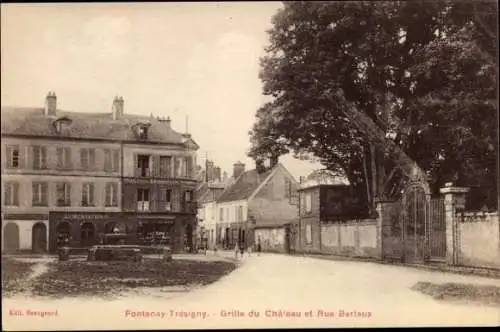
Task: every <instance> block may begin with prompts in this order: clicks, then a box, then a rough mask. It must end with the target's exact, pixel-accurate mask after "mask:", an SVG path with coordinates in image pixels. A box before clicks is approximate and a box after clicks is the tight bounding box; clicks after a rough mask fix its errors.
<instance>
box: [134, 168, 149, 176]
mask: <svg viewBox="0 0 500 332" xmlns="http://www.w3.org/2000/svg"><path fill="white" fill-rule="evenodd" d="M135 176H137V177H150V176H151V172H150V169H149V168H136V169H135Z"/></svg>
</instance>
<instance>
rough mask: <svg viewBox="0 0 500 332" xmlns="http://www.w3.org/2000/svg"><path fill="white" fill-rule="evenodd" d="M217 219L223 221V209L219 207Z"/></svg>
mask: <svg viewBox="0 0 500 332" xmlns="http://www.w3.org/2000/svg"><path fill="white" fill-rule="evenodd" d="M219 221H224V209H223V208H220V209H219Z"/></svg>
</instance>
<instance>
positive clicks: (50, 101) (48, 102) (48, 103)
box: [45, 91, 57, 116]
mask: <svg viewBox="0 0 500 332" xmlns="http://www.w3.org/2000/svg"><path fill="white" fill-rule="evenodd" d="M56 110H57V97H56V93H55V92H50V91H49V93H48V94H47V97H45V116H54V115H56Z"/></svg>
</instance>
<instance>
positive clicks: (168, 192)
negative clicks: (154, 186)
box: [164, 189, 172, 211]
mask: <svg viewBox="0 0 500 332" xmlns="http://www.w3.org/2000/svg"><path fill="white" fill-rule="evenodd" d="M164 200H165V210H166V211H172V189H165V190H164Z"/></svg>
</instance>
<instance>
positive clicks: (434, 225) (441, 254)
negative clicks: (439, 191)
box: [428, 197, 446, 260]
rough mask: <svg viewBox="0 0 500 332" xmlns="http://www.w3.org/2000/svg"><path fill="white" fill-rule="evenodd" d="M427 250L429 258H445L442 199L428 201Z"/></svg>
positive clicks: (444, 226)
mask: <svg viewBox="0 0 500 332" xmlns="http://www.w3.org/2000/svg"><path fill="white" fill-rule="evenodd" d="M428 220H429V228H428V229H429V247H430V248H429V250H430V259H431V260H444V259H445V258H446V224H445V219H444V200H443V199H442V198H440V197H438V198H432V199H431V200H430V202H429V210H428Z"/></svg>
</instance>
